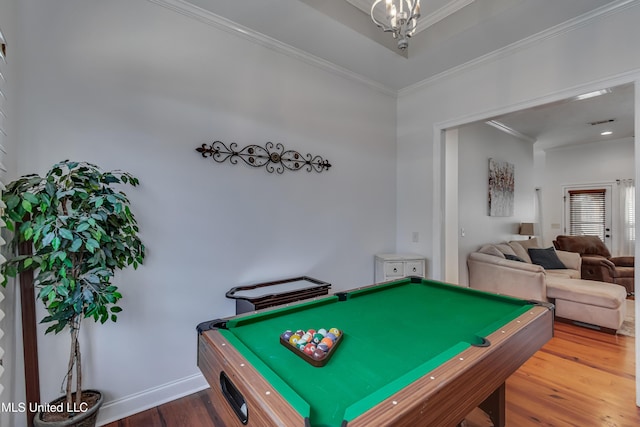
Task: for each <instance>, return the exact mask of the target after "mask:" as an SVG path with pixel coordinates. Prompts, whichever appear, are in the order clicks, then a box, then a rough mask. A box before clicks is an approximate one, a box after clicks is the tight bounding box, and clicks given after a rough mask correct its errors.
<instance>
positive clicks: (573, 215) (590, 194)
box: [568, 188, 608, 242]
mask: <svg viewBox="0 0 640 427" xmlns="http://www.w3.org/2000/svg"><path fill="white" fill-rule="evenodd" d="M606 193H607V191H606V189H604V188H597V189H582V190H569V230H568V233H569V235H571V236H581V235H589V236H598V237H600V240H602V241H603V242H604V241H605V238H606V237H608V236H607V233H606V231H607V229H608V227H607V213H606V203H605V201H606V199H605V196H606Z"/></svg>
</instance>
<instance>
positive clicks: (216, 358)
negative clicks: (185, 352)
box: [198, 330, 306, 427]
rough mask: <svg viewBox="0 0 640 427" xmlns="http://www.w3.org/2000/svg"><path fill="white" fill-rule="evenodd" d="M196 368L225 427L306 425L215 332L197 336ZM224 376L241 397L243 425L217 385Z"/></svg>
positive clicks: (206, 332) (284, 400)
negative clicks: (244, 411) (244, 412)
mask: <svg viewBox="0 0 640 427" xmlns="http://www.w3.org/2000/svg"><path fill="white" fill-rule="evenodd" d="M198 366H199V367H200V370H201V371H202V373H203V374H204V377H205V378H206V379H207V382H208V383H209V384H210V385H211V390H212V392H213V393H214V394H215V396H216V397H217V399H216V401H215V402H214V404H216V403H218V404H216V405H215V408H216V412H217V413H218V415H219V416H220V418H221V419H222V420H223V421H224V423H225V425H224V427H236V426H238V427H240V426H254V427H270V426H274V427H275V426H287V427H288V426H305V425H306V424H305V420H304V418H303V417H302V415H300V414H299V413H298V412H297V411H296V410H295V409H294V408H293V407H292V406H291V405H290V404H289V403H288V402H287V401H286V399H285V398H284V397H282V395H280V393H278V392H277V391H276V390H274V388H273V386H271V385H270V384H269V383H268V382H267V381H266V380H265V379H264V377H263V376H262V375H260V373H259V372H258V371H257V370H256V369H255V368H254V367H253V366H251V364H249V363H247V361H246V360H245V358H244V357H243V356H242V355H241V354H240V353H239V352H238V351H237V350H236V349H235V348H234V347H233V346H232V345H230V343H229V342H228V341H227V340H226V339H225V338H224V337H223V336H222V335H221V334H220V333H219V332H217V331H216V330H211V331H205V332H203V333H202V334H200V335H199V337H198ZM223 372H224V373H225V374H226V375H227V376H228V377H229V379H230V380H231V381H232V382H233V384H234V385H235V387H237V389H238V391H239V392H240V393H241V394H242V396H243V397H244V399H245V401H246V404H247V408H248V409H249V414H250V416H249V418H248V422H247V423H242V422H241V421H240V419H239V418H238V416H237V414H236V413H235V412H234V410H233V409H232V407H231V405H230V404H228V402H227V399H226V397H225V396H224V394H223V392H222V388H221V386H220V375H221V373H223Z"/></svg>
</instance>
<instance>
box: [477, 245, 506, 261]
mask: <svg viewBox="0 0 640 427" xmlns="http://www.w3.org/2000/svg"><path fill="white" fill-rule="evenodd" d="M478 252H480V253H483V254H487V255H493V256H497V257H500V258H504V254H503V253H502V252H500V251H499V250H498V248H496V247H495V246H493V245H484V246H483V247H481V248H480V249H478Z"/></svg>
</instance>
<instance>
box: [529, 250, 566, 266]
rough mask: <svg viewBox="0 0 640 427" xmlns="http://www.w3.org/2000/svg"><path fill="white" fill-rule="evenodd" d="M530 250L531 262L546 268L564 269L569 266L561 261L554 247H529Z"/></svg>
mask: <svg viewBox="0 0 640 427" xmlns="http://www.w3.org/2000/svg"><path fill="white" fill-rule="evenodd" d="M528 252H529V257H530V258H531V262H532V263H533V264H538V265H541V266H542V267H544V269H545V270H564V269H566V268H567V267H566V266H565V265H564V264H563V263H562V261H560V258H558V254H556V250H555V249H553V247H550V248H546V249H540V248H529V249H528Z"/></svg>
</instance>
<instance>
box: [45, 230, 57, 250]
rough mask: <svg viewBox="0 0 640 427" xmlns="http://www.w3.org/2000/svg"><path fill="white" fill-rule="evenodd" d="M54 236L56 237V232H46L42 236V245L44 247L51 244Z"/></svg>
mask: <svg viewBox="0 0 640 427" xmlns="http://www.w3.org/2000/svg"><path fill="white" fill-rule="evenodd" d="M54 237H56V235H55V234H54V233H46V234H45V235H44V237H43V238H42V246H43V247H46V246H49V245H50V244H51V242H52V241H53V238H54Z"/></svg>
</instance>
